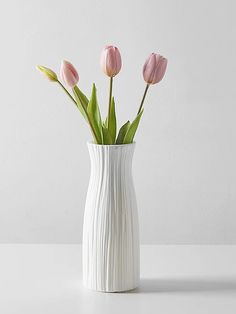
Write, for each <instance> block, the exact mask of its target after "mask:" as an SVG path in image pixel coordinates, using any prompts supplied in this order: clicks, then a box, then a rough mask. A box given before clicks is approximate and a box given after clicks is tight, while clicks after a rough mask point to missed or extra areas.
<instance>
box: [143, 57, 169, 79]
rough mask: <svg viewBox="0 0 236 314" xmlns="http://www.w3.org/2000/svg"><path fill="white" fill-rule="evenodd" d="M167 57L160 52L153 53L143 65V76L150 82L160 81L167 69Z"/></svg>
mask: <svg viewBox="0 0 236 314" xmlns="http://www.w3.org/2000/svg"><path fill="white" fill-rule="evenodd" d="M166 67H167V59H166V58H164V57H162V56H161V55H159V54H156V53H152V54H151V55H150V56H149V57H148V59H147V60H146V62H145V64H144V66H143V78H144V81H145V82H147V83H148V84H156V83H159V82H160V81H161V80H162V79H163V77H164V75H165V71H166Z"/></svg>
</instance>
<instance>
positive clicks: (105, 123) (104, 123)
mask: <svg viewBox="0 0 236 314" xmlns="http://www.w3.org/2000/svg"><path fill="white" fill-rule="evenodd" d="M103 125H104V126H105V127H106V128H108V117H106V120H105V121H104V122H103Z"/></svg>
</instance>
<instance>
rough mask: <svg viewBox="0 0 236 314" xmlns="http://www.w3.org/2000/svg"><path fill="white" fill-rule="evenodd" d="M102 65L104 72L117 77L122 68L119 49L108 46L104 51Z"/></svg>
mask: <svg viewBox="0 0 236 314" xmlns="http://www.w3.org/2000/svg"><path fill="white" fill-rule="evenodd" d="M100 63H101V67H102V70H103V72H104V73H105V74H106V75H107V76H109V77H114V76H116V75H117V74H118V73H119V72H120V69H121V66H122V61H121V55H120V51H119V49H118V48H117V47H114V46H106V47H105V48H104V49H103V51H102V54H101V60H100Z"/></svg>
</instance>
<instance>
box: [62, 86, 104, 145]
mask: <svg viewBox="0 0 236 314" xmlns="http://www.w3.org/2000/svg"><path fill="white" fill-rule="evenodd" d="M57 83H58V84H59V85H60V86H61V87H62V89H63V90H64V91H65V92H66V94H67V95H68V96H69V97H70V99H71V100H72V101H73V102H74V103H75V105H76V107H77V102H76V100H75V99H74V97H73V96H72V95H71V94H70V93H69V92H68V90H67V89H66V88H65V86H64V85H63V84H62V83H61V82H60V81H57ZM84 111H85V114H86V117H87V119H88V122H89V126H90V128H91V131H92V134H93V137H94V139H95V141H96V142H97V144H98V143H99V139H98V137H97V135H96V132H95V129H94V127H93V124H92V123H91V120H90V118H89V115H88V113H87V110H86V109H85V110H84Z"/></svg>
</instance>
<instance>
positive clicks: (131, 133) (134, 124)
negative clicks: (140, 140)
mask: <svg viewBox="0 0 236 314" xmlns="http://www.w3.org/2000/svg"><path fill="white" fill-rule="evenodd" d="M142 114H143V109H142V110H141V111H140V113H139V114H138V115H137V116H136V118H135V119H134V121H133V122H132V123H131V124H130V126H129V129H128V131H127V133H126V135H125V138H124V141H123V143H124V144H129V143H132V142H133V139H134V135H135V133H136V131H137V128H138V125H139V121H140V119H141V116H142Z"/></svg>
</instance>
